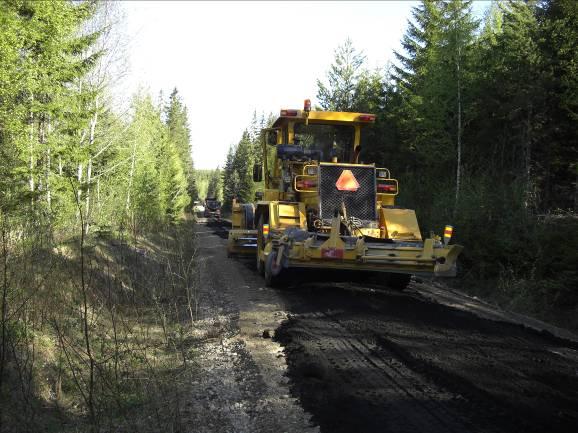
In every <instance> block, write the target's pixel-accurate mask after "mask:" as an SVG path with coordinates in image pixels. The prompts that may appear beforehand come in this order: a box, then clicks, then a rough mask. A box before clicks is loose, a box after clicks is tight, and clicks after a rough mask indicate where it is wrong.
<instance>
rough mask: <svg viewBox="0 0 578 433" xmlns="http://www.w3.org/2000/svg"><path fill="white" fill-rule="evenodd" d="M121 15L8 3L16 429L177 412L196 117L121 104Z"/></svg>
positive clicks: (106, 5)
mask: <svg viewBox="0 0 578 433" xmlns="http://www.w3.org/2000/svg"><path fill="white" fill-rule="evenodd" d="M121 19H122V16H121V14H120V11H119V7H118V4H117V3H115V2H93V1H84V2H69V1H66V2H29V1H15V2H1V3H0V29H1V33H0V236H1V237H0V263H1V265H0V431H39V429H40V428H41V427H40V426H42V429H48V430H51V429H52V431H64V430H62V428H63V427H62V425H63V424H62V419H61V416H62V414H63V413H67V414H68V415H69V416H70V417H72V419H77V421H75V422H70V428H71V430H74V431H79V430H77V428H80V429H81V430H80V431H88V428H89V427H79V426H82V425H85V426H90V429H91V430H98V429H104V430H106V427H105V425H106V422H112V421H111V420H113V419H114V420H116V421H114V422H115V424H116V425H121V424H122V423H123V422H124V423H128V422H130V423H132V430H139V427H136V426H138V424H139V422H141V421H142V420H143V419H144V416H143V418H139V416H137V414H136V413H135V412H134V411H133V412H130V411H129V410H130V409H134V408H135V407H140V408H146V410H144V409H142V410H143V412H144V413H147V415H146V416H149V415H148V414H149V413H150V411H151V410H153V409H152V408H151V406H150V402H151V398H152V396H151V390H152V389H157V391H158V392H157V393H156V394H158V395H165V396H169V397H167V400H166V401H168V402H169V403H166V402H165V403H159V404H169V405H170V404H171V403H170V401H172V400H171V398H172V397H170V396H172V395H173V394H174V392H173V394H171V393H170V392H169V390H168V389H167V390H164V391H162V390H161V389H162V388H160V387H162V386H165V385H163V384H165V381H166V377H165V376H162V374H161V373H165V374H167V373H166V372H167V371H173V370H174V363H178V364H180V363H182V362H185V363H186V359H187V358H186V356H187V355H186V354H183V350H184V349H183V350H180V351H179V355H176V354H175V353H176V352H177V350H176V349H175V348H174V346H175V344H174V342H175V341H176V340H175V338H177V340H178V338H179V337H178V335H177V334H173V332H176V329H177V328H178V327H179V326H181V325H180V323H181V322H182V321H181V320H180V319H176V320H172V319H171V318H172V317H174V316H179V315H180V314H181V312H182V311H184V310H183V309H184V308H185V307H183V309H181V310H180V309H179V308H180V307H179V306H178V305H176V304H175V303H176V302H177V301H176V299H177V298H178V297H179V296H182V297H184V298H186V299H187V301H183V302H187V304H188V307H189V308H188V309H189V310H190V311H191V312H192V311H193V310H192V309H191V302H192V301H191V296H192V295H191V287H192V283H191V282H190V281H189V278H190V277H191V275H192V272H193V271H192V268H191V267H190V266H189V265H190V257H191V254H192V246H190V245H188V244H189V242H187V240H188V239H190V233H189V234H188V235H186V234H184V233H182V230H181V232H179V235H178V236H177V235H176V233H177V232H178V230H180V228H179V227H178V226H177V225H175V224H174V223H175V222H177V221H178V220H180V219H182V217H183V215H184V214H185V212H186V210H187V209H188V207H189V204H190V203H191V201H192V199H193V198H196V196H197V192H196V186H195V181H194V176H193V163H192V155H191V147H190V130H189V124H188V115H187V109H186V107H185V106H184V104H183V102H182V99H181V97H180V95H179V93H178V90H177V89H174V90H173V91H172V92H171V94H170V95H169V96H168V98H167V97H164V96H163V95H160V96H158V97H153V96H151V95H150V94H148V93H147V92H146V91H144V90H141V91H138V92H137V93H136V94H134V95H133V96H132V98H131V101H130V104H129V107H128V109H127V111H126V112H123V111H122V110H119V105H118V102H117V99H115V98H116V97H117V94H115V85H116V82H117V80H118V79H119V77H121V76H122V73H123V70H124V64H123V59H124V57H125V53H123V50H124V49H125V48H126V47H124V46H123V43H122V41H121V36H120V34H119V33H118V32H116V31H115V29H116V25H117V23H118V22H119V20H121ZM159 232H163V233H164V236H163V237H162V238H161V237H159V236H157V238H155V239H154V241H151V242H156V244H154V246H149V247H147V246H146V245H142V243H141V244H139V241H138V240H139V239H142V238H140V236H141V235H143V234H147V233H148V234H150V233H159ZM137 244H138V245H140V246H139V247H137ZM151 245H152V244H151ZM155 246H156V247H155ZM155 248H156V249H155ZM169 264H170V265H169ZM169 266H170V267H169ZM169 269H170V272H169ZM167 275H169V277H167ZM185 275H186V277H185ZM155 278H158V281H157V284H156V286H155V285H153V284H152V282H153V281H154V279H155ZM160 288H162V290H161V292H160V293H161V294H162V299H160V298H159V297H160V296H161V295H159V292H155V290H159V289H160ZM171 293H172V296H170V295H169V294H171ZM179 305H180V304H179ZM183 314H185V313H183ZM186 314H189V313H186ZM191 314H192V313H191ZM179 317H180V316H179ZM159 323H160V325H159ZM159 330H160V332H161V334H158V336H159V338H157V335H152V334H154V332H156V331H159ZM181 335H182V333H181ZM175 336H177V337H175ZM171 341H172V342H173V343H170V342H171ZM162 347H165V349H162ZM169 376H170V375H169ZM155 387H156V388H155ZM170 389H171V390H174V389H175V388H174V382H173V383H172V384H171V388H170ZM154 394H155V393H152V395H154ZM155 401H157V402H158V399H156V400H155ZM147 403H149V404H148V405H147ZM47 407H48V408H49V409H48V410H47V409H46V408H47ZM162 413H163V414H165V415H162V416H160V417H159V416H157V417H156V421H157V424H156V426H157V427H156V428H159V429H162V427H160V426H162V425H163V424H162V422H164V421H163V419H164V418H163V416H165V417H167V416H168V417H169V418H170V417H171V416H172V415H169V414H172V412H171V411H170V410H163V411H162ZM105 415H106V416H105ZM147 422H150V421H147ZM58 426H60V427H58Z"/></svg>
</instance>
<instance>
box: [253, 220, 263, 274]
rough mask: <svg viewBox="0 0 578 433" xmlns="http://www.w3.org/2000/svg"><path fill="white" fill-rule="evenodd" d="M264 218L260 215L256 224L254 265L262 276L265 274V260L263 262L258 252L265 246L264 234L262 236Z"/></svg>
mask: <svg viewBox="0 0 578 433" xmlns="http://www.w3.org/2000/svg"><path fill="white" fill-rule="evenodd" d="M264 221H265V219H264V217H263V215H261V216H260V217H259V223H258V224H257V248H256V250H257V252H256V253H255V254H256V257H255V267H256V268H257V272H258V273H259V274H260V275H262V276H264V275H265V262H263V260H261V259H260V257H259V253H260V252H261V251H262V250H263V248H264V247H265V245H264V243H265V242H264V236H263V224H265V222H264Z"/></svg>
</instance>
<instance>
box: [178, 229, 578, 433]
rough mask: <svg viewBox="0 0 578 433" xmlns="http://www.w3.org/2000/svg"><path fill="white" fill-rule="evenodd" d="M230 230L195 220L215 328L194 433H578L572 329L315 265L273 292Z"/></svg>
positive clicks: (194, 410) (419, 286)
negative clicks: (229, 240)
mask: <svg viewBox="0 0 578 433" xmlns="http://www.w3.org/2000/svg"><path fill="white" fill-rule="evenodd" d="M225 237H226V230H225V229H224V228H223V227H222V226H221V225H219V224H215V225H211V224H198V226H197V238H198V244H199V259H200V260H201V264H202V268H201V272H202V279H203V280H204V281H205V282H206V284H205V285H204V287H203V291H202V293H201V305H202V306H203V308H204V310H203V312H202V314H203V316H204V317H205V320H206V322H207V323H206V329H207V330H211V329H212V331H211V332H209V331H207V332H208V335H209V336H211V335H213V336H212V337H210V338H207V339H205V343H204V344H203V346H202V348H201V349H200V351H199V358H198V361H199V368H200V373H199V375H198V378H197V381H196V382H195V383H194V384H193V385H194V386H193V388H194V390H195V392H194V398H193V400H192V403H191V404H190V405H188V406H187V407H188V410H189V413H190V414H191V420H193V421H194V424H195V427H194V428H192V429H191V431H195V432H197V431H198V432H269V431H271V432H313V431H321V432H331V433H340V432H343V433H345V432H352V433H353V432H362V433H371V432H574V431H578V344H577V343H576V342H574V341H572V339H573V338H574V336H573V335H572V334H567V333H565V332H564V331H562V330H558V329H555V328H551V327H547V325H545V324H541V323H539V322H534V321H532V320H530V319H527V318H524V317H523V316H519V315H510V314H509V313H507V312H504V311H501V310H497V309H495V308H493V307H492V306H491V305H488V304H485V303H483V302H481V301H479V300H476V299H475V298H470V297H467V296H465V295H463V294H461V293H459V292H457V291H454V292H450V291H447V290H446V289H444V288H443V287H442V286H439V285H436V284H431V283H423V282H421V283H412V285H411V286H410V288H409V289H408V290H407V291H406V292H403V293H398V292H395V291H391V290H388V289H387V288H384V287H383V286H382V284H381V283H380V282H379V280H378V279H375V278H373V279H371V278H370V279H364V282H361V281H362V278H361V276H360V275H353V274H351V273H343V274H342V273H336V272H331V273H323V272H318V271H316V272H299V273H291V274H290V275H288V278H287V284H286V287H285V288H283V289H268V288H265V287H264V282H263V279H262V278H261V277H260V276H259V275H258V274H257V273H256V272H255V270H254V266H253V262H254V260H251V259H250V260H244V259H240V258H233V259H227V258H226V252H225V244H226V241H225V239H224V238H225ZM526 319H527V320H526ZM270 337H273V338H270ZM563 337H568V338H563Z"/></svg>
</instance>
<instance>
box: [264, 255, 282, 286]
mask: <svg viewBox="0 0 578 433" xmlns="http://www.w3.org/2000/svg"><path fill="white" fill-rule="evenodd" d="M281 270H282V266H281V265H279V266H277V251H271V252H270V253H269V255H268V256H267V260H266V261H265V285H266V286H268V287H276V286H278V285H279V274H280V273H281Z"/></svg>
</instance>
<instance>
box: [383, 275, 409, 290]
mask: <svg viewBox="0 0 578 433" xmlns="http://www.w3.org/2000/svg"><path fill="white" fill-rule="evenodd" d="M410 281H411V274H393V273H392V274H387V280H386V283H387V287H389V288H390V289H393V290H397V291H399V292H401V291H403V290H405V289H406V288H407V286H408V285H409V283H410Z"/></svg>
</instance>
